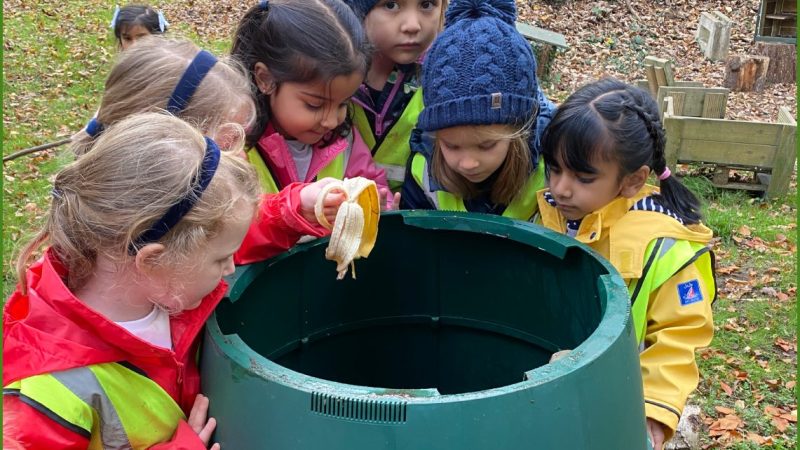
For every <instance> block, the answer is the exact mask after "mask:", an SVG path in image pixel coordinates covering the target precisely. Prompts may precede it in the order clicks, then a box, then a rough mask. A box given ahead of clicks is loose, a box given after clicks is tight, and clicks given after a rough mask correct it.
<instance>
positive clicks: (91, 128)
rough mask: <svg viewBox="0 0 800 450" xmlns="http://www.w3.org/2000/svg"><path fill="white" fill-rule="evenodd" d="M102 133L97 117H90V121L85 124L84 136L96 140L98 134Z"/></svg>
mask: <svg viewBox="0 0 800 450" xmlns="http://www.w3.org/2000/svg"><path fill="white" fill-rule="evenodd" d="M102 131H103V124H101V123H100V122H99V121H98V120H97V117H92V120H90V121H89V123H87V124H86V134H88V135H89V136H91V137H93V138H96V137H97V135H98V134H100V133H101V132H102Z"/></svg>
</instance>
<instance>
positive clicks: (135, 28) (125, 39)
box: [119, 25, 150, 51]
mask: <svg viewBox="0 0 800 450" xmlns="http://www.w3.org/2000/svg"><path fill="white" fill-rule="evenodd" d="M149 35H150V32H149V31H147V28H145V27H143V26H141V25H132V26H129V27H125V28H123V29H122V32H121V33H120V34H119V37H120V41H119V42H120V46H121V47H122V50H123V51H124V50H127V49H128V48H130V46H131V45H133V44H134V43H135V42H136V41H137V40H138V39H141V38H143V37H145V36H149Z"/></svg>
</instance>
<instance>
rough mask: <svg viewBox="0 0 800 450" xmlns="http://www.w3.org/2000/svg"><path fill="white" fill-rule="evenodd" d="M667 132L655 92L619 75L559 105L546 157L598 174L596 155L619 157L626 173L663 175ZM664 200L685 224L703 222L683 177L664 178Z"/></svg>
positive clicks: (546, 143)
mask: <svg viewBox="0 0 800 450" xmlns="http://www.w3.org/2000/svg"><path fill="white" fill-rule="evenodd" d="M666 141H667V140H666V136H665V134H664V128H663V126H662V124H661V119H660V114H659V112H658V106H657V105H656V102H655V100H653V98H652V97H651V96H650V94H649V93H648V92H647V91H645V90H643V89H640V88H637V87H634V86H630V85H628V84H625V83H623V82H621V81H619V80H616V79H613V78H605V79H602V80H599V81H595V82H593V83H590V84H587V85H585V86H583V87H581V88H580V89H578V90H577V91H575V93H574V94H572V95H571V96H569V98H567V100H566V101H565V102H564V103H563V104H562V105H561V106H560V107H559V108H558V111H557V112H556V115H555V117H553V120H552V121H551V122H550V124H549V125H548V127H547V130H546V131H545V134H544V138H543V141H542V155H543V156H544V160H545V163H546V164H547V166H548V167H550V166H553V165H558V163H557V161H558V160H560V161H561V162H562V164H563V165H564V166H565V167H566V168H567V169H569V170H571V171H574V172H582V173H596V172H597V170H596V169H595V168H594V167H592V165H591V162H592V161H594V160H595V158H598V157H599V158H602V159H603V160H605V161H616V162H618V163H619V166H620V177H623V176H625V175H628V174H630V173H633V172H635V171H636V170H638V169H639V168H640V167H642V166H644V165H646V166H648V167H650V169H651V170H652V171H653V172H654V173H655V174H657V175H661V174H663V173H664V172H665V171H666V170H668V168H667V161H666V159H665V156H664V150H665V148H666ZM659 185H660V187H661V193H660V194H659V195H658V196H657V197H658V200H659V201H660V203H661V204H662V205H663V206H664V207H665V208H668V209H670V210H672V211H673V212H674V213H675V214H677V215H678V217H680V218H681V220H683V222H684V223H685V224H693V223H699V222H700V220H701V218H702V216H701V214H700V201H699V200H698V199H697V197H696V196H695V195H694V194H693V193H692V191H690V190H689V189H688V188H686V186H684V185H683V184H682V183H681V182H680V181H679V180H678V179H677V178H675V177H673V176H670V177H667V178H666V179H664V180H661V181H660V182H659Z"/></svg>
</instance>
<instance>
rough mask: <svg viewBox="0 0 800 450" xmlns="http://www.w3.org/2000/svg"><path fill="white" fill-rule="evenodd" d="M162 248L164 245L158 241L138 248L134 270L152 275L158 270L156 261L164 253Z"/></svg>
mask: <svg viewBox="0 0 800 450" xmlns="http://www.w3.org/2000/svg"><path fill="white" fill-rule="evenodd" d="M164 249H165V247H164V245H163V244H158V243H153V244H147V245H145V246H144V247H142V248H140V249H139V251H138V252H136V259H135V260H134V263H135V265H136V270H137V271H139V273H141V274H144V275H154V274H156V273H157V272H160V271H161V270H160V268H159V266H158V263H157V261H158V259H159V257H160V256H161V255H163V254H164Z"/></svg>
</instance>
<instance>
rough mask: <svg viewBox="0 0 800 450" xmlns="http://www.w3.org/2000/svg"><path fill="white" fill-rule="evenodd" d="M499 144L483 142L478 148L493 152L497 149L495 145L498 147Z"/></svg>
mask: <svg viewBox="0 0 800 450" xmlns="http://www.w3.org/2000/svg"><path fill="white" fill-rule="evenodd" d="M497 142H498V141H489V142H483V143H481V144H480V145H479V146H478V148H479V149H481V150H491V149H493V148H494V147H495V145H497Z"/></svg>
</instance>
